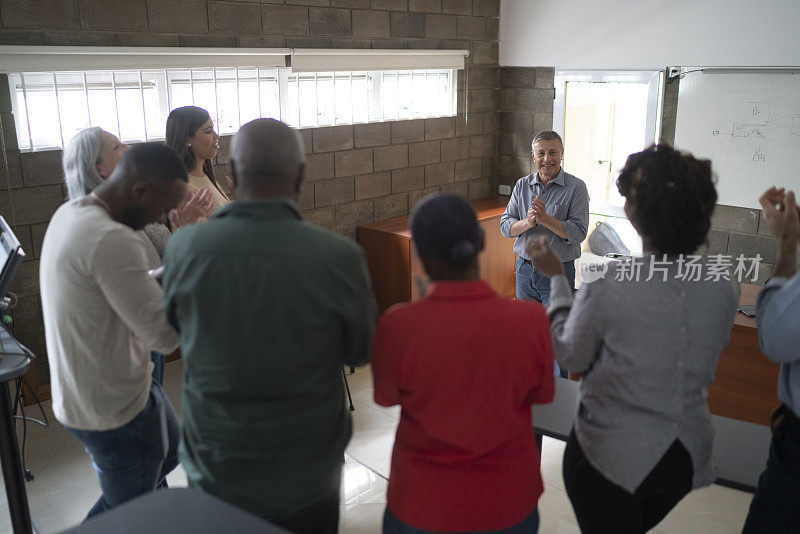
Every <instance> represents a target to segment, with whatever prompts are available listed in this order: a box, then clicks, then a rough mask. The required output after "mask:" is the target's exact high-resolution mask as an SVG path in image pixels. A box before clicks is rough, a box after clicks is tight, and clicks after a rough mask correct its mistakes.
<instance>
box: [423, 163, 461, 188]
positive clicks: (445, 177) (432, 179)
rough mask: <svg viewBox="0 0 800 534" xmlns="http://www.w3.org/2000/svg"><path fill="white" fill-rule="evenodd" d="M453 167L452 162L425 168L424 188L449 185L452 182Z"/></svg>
mask: <svg viewBox="0 0 800 534" xmlns="http://www.w3.org/2000/svg"><path fill="white" fill-rule="evenodd" d="M454 169H455V165H454V162H452V161H445V162H442V163H434V164H433V165H426V166H425V187H433V186H437V185H442V184H449V183H450V182H453V181H454Z"/></svg>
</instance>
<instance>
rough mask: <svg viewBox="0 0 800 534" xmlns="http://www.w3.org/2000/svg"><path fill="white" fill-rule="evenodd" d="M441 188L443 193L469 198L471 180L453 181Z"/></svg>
mask: <svg viewBox="0 0 800 534" xmlns="http://www.w3.org/2000/svg"><path fill="white" fill-rule="evenodd" d="M439 190H440V191H441V192H442V193H450V194H452V195H461V196H462V197H464V198H469V182H453V183H452V184H444V185H442V186H441V187H440V188H439Z"/></svg>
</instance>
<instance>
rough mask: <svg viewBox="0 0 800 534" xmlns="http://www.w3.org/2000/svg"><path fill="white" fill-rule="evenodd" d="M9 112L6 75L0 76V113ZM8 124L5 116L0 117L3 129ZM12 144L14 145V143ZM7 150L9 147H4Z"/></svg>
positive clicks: (8, 91)
mask: <svg viewBox="0 0 800 534" xmlns="http://www.w3.org/2000/svg"><path fill="white" fill-rule="evenodd" d="M15 98H16V96H15ZM11 111H12V107H11V87H10V86H9V84H8V74H0V113H11ZM8 122H9V120H8V119H7V117H6V115H0V124H2V126H3V128H4V129H6V128H8V125H7V123H8ZM10 122H12V123H13V122H14V116H13V115H11V120H10ZM14 143H15V144H16V141H14ZM8 149H9V147H8V146H6V150H8Z"/></svg>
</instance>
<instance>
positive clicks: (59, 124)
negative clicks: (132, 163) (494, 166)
mask: <svg viewBox="0 0 800 534" xmlns="http://www.w3.org/2000/svg"><path fill="white" fill-rule="evenodd" d="M455 80H456V76H455V70H454V69H413V70H399V69H396V70H370V71H336V72H293V71H292V69H291V68H289V67H270V68H264V67H249V68H248V67H208V68H202V67H200V68H186V69H158V70H155V69H154V70H149V69H136V70H130V69H125V70H110V71H100V70H84V71H77V72H69V71H64V72H60V71H56V72H17V73H11V74H10V75H9V83H10V85H11V94H12V95H15V98H12V100H13V104H14V116H15V119H16V126H17V137H18V141H19V146H20V149H21V150H47V149H57V148H62V147H63V146H64V143H65V142H67V141H68V140H69V139H70V138H71V137H72V136H73V135H74V134H75V133H76V132H77V131H79V130H81V129H83V128H88V127H90V126H99V127H101V128H103V129H104V130H107V131H109V132H111V133H114V134H115V135H117V136H118V137H119V138H120V139H121V140H123V141H125V142H136V141H152V140H163V139H164V131H165V126H166V120H167V116H168V115H169V111H170V110H172V109H174V108H176V107H180V106H185V105H196V106H200V107H202V108H205V109H207V110H208V112H209V113H210V114H211V117H212V118H213V119H214V122H215V125H216V128H217V131H218V132H219V133H220V134H222V135H224V134H232V133H234V132H236V131H237V130H238V129H239V127H240V126H241V125H242V124H244V123H246V122H248V121H250V120H253V119H255V118H258V117H272V118H276V119H280V120H283V121H284V122H286V123H287V124H289V125H291V126H294V127H299V128H309V127H317V126H333V125H338V124H353V123H361V122H374V121H384V120H400V119H415V118H424V117H440V116H452V115H455V113H456V98H455V97H456V90H455V89H456V88H455Z"/></svg>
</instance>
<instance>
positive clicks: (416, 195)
mask: <svg viewBox="0 0 800 534" xmlns="http://www.w3.org/2000/svg"><path fill="white" fill-rule="evenodd" d="M439 191H440V188H439V187H426V188H425V189H419V190H417V191H411V192H409V193H408V212H409V213H411V212H412V211H414V206H416V205H417V202H419V201H420V200H422V199H423V198H425V197H427V196H428V195H432V194H433V193H438V192H439Z"/></svg>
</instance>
